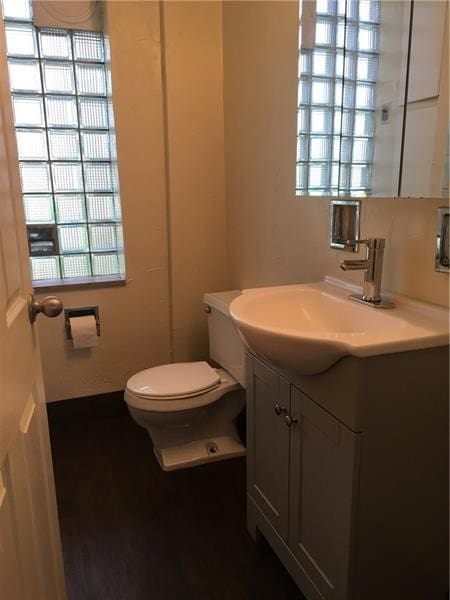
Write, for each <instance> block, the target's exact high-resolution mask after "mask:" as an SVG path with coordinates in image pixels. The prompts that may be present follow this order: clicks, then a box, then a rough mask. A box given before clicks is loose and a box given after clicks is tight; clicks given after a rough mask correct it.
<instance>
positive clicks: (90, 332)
mask: <svg viewBox="0 0 450 600" xmlns="http://www.w3.org/2000/svg"><path fill="white" fill-rule="evenodd" d="M69 322H70V330H71V332H72V341H73V347H74V348H92V347H93V346H97V345H98V336H97V324H96V322H95V317H93V316H92V315H89V316H86V317H72V318H70V319H69Z"/></svg>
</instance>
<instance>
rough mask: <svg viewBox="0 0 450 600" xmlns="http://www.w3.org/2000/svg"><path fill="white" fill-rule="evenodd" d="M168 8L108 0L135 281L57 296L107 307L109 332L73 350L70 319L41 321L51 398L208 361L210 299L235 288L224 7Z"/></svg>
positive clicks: (128, 248)
mask: <svg viewBox="0 0 450 600" xmlns="http://www.w3.org/2000/svg"><path fill="white" fill-rule="evenodd" d="M163 10H164V14H161V13H160V4H159V3H158V2H147V1H143V0H141V1H138V2H128V1H124V2H117V1H112V2H109V3H108V25H109V34H110V41H111V52H112V76H113V93H114V109H115V117H116V127H117V144H118V161H119V174H120V185H121V195H122V207H123V219H124V237H125V253H126V266H127V281H126V285H124V286H115V287H103V288H98V287H93V288H85V289H81V290H73V291H61V290H58V291H57V293H58V295H59V296H60V297H61V298H62V299H63V301H64V304H65V306H66V307H75V306H88V305H97V304H98V305H99V308H100V316H101V325H102V334H101V338H100V345H99V346H98V347H97V348H93V349H92V350H82V351H74V350H73V348H72V344H71V342H69V341H67V340H65V336H64V329H63V319H62V317H60V318H58V319H54V320H50V319H42V318H41V319H39V324H38V327H39V333H40V339H41V346H42V356H43V366H44V376H45V384H46V389H47V398H48V400H49V401H52V400H60V399H65V398H73V397H79V396H85V395H90V394H98V393H104V392H108V391H112V390H119V389H123V388H124V386H125V383H126V381H127V378H128V377H129V376H130V375H131V374H133V373H135V372H137V371H138V370H141V369H143V368H146V367H149V366H153V365H157V364H162V363H166V362H170V360H171V358H172V355H173V357H174V359H175V360H192V359H196V358H200V357H204V356H206V355H207V339H206V318H205V315H204V313H203V311H202V308H201V298H202V295H203V293H204V292H205V291H207V290H214V289H223V288H226V287H227V284H228V279H227V278H228V274H227V258H226V241H225V194H224V155H223V152H224V150H223V148H224V142H223V107H222V43H221V30H222V12H221V5H220V4H219V3H209V2H208V3H186V4H184V3H170V4H167V5H165V6H164V8H163ZM161 24H162V25H161ZM161 26H162V31H161ZM161 40H162V41H161ZM47 293H48V292H47ZM43 295H44V294H40V297H42V296H43ZM172 323H173V329H172ZM172 341H173V353H172Z"/></svg>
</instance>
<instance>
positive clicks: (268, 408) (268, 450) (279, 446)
mask: <svg viewBox="0 0 450 600" xmlns="http://www.w3.org/2000/svg"><path fill="white" fill-rule="evenodd" d="M248 367H249V368H248V387H247V419H248V433H247V446H248V448H247V454H248V463H247V464H248V472H247V477H248V482H247V488H248V493H249V495H250V496H251V497H252V499H253V500H254V501H255V503H256V504H257V506H258V507H259V508H260V509H261V511H262V512H263V513H264V515H265V516H266V517H267V519H268V520H269V521H270V523H271V524H272V525H273V527H274V528H275V529H276V531H277V532H278V533H279V535H280V536H281V537H283V538H284V539H285V540H286V541H287V537H288V500H289V498H288V496H289V429H288V427H287V426H286V423H285V420H284V419H285V416H286V413H287V411H289V400H290V390H289V383H288V382H287V381H285V380H284V379H283V378H282V377H280V376H279V375H277V374H276V373H275V372H274V371H272V369H269V368H268V367H266V366H265V365H264V364H263V363H261V362H260V361H259V360H257V359H255V358H253V357H251V358H250V360H249V361H248ZM278 407H279V408H278ZM279 409H281V412H280V414H277V412H279Z"/></svg>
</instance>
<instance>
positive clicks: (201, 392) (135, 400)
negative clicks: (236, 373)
mask: <svg viewBox="0 0 450 600" xmlns="http://www.w3.org/2000/svg"><path fill="white" fill-rule="evenodd" d="M180 364H183V365H196V364H198V363H178V364H171V365H163V366H164V367H167V369H165V373H166V375H168V374H170V373H175V374H176V373H178V374H179V373H180V370H178V369H176V368H175V367H179V366H180ZM204 364H206V366H207V367H208V368H209V369H210V370H211V371H213V373H214V378H213V377H212V375H211V374H210V379H209V386H208V385H206V386H205V381H206V382H207V381H208V379H206V380H205V379H202V378H199V379H197V384H198V389H197V391H193V388H195V385H196V384H193V379H191V380H190V382H189V383H190V388H189V390H190V391H189V392H188V391H187V390H188V388H187V387H186V386H183V387H184V388H185V391H184V393H180V389H181V386H180V384H182V381H181V382H180V381H178V382H177V384H178V385H179V387H178V388H175V386H174V387H173V388H172V389H177V390H178V392H179V395H178V396H174V395H172V396H163V395H160V396H150V394H149V390H144V393H142V388H143V387H145V385H146V384H144V386H141V387H139V385H138V384H137V383H139V381H141V380H140V379H136V378H138V377H139V376H141V377H142V378H143V379H142V381H147V382H148V381H149V377H150V378H152V377H153V376H152V374H150V373H149V371H153V369H146V370H145V371H141V372H140V373H137V374H136V375H134V376H133V377H131V379H130V380H129V381H128V383H127V387H126V389H125V402H126V403H127V404H128V406H130V407H132V408H134V409H139V410H143V411H150V412H176V411H182V410H190V409H193V408H199V407H202V406H206V405H208V404H211V403H212V402H215V401H216V400H218V399H219V398H220V397H222V396H223V395H224V394H226V393H228V392H231V391H233V390H238V389H242V388H241V385H240V384H239V382H237V381H236V379H234V377H232V375H230V373H228V372H227V371H225V370H224V369H217V370H216V369H213V368H212V367H210V366H209V365H208V363H204ZM169 367H173V368H170V369H169ZM160 368H161V367H154V369H160ZM191 371H192V373H191V375H192V377H193V373H194V372H196V371H197V373H198V372H200V371H203V373H205V372H206V373H208V370H207V369H205V368H196V367H194V368H192V369H191ZM159 375H161V373H159ZM172 383H173V384H174V382H172ZM200 385H202V386H203V387H201V388H200ZM159 389H160V391H161V390H162V389H163V388H159ZM164 389H168V388H167V387H166V386H164ZM139 391H141V393H139ZM145 391H147V394H145Z"/></svg>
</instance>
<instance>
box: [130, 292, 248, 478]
mask: <svg viewBox="0 0 450 600" xmlns="http://www.w3.org/2000/svg"><path fill="white" fill-rule="evenodd" d="M240 294H241V292H240V291H238V290H232V291H227V292H216V293H211V294H205V295H204V297H203V306H204V309H205V312H206V313H207V315H208V334H209V353H210V358H211V363H212V364H215V365H218V366H212V364H209V363H208V362H205V361H199V362H189V363H173V364H167V365H160V366H157V367H153V368H151V369H146V370H144V371H140V372H139V373H136V375H133V376H132V377H131V378H130V379H129V380H128V382H127V386H126V389H125V402H126V403H127V405H128V409H129V411H130V414H131V416H132V418H133V419H134V420H135V421H136V423H138V424H139V425H141V426H142V427H144V428H145V429H146V430H147V431H148V433H149V434H150V437H151V439H152V442H153V451H154V453H155V456H156V458H157V459H158V461H159V464H160V465H161V467H162V469H164V471H173V470H175V469H181V468H185V467H192V466H195V465H199V464H203V463H207V462H214V461H218V460H224V459H226V458H234V457H238V456H243V455H244V454H245V446H244V445H243V444H242V442H241V441H240V439H239V436H238V433H237V430H236V425H235V420H236V418H237V417H238V415H239V413H240V412H241V411H242V409H243V408H244V406H245V389H244V388H245V351H244V345H243V342H242V341H241V339H240V337H239V335H238V333H237V331H236V329H235V327H234V324H233V322H232V321H231V317H230V313H229V305H230V303H231V301H232V300H233V299H234V298H236V297H237V296H239V295H240Z"/></svg>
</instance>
